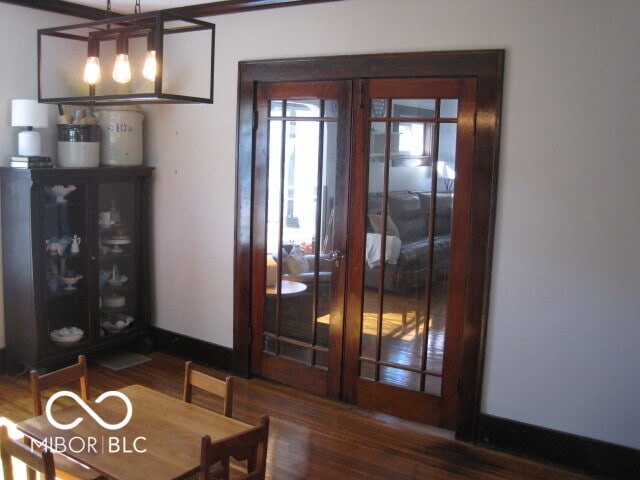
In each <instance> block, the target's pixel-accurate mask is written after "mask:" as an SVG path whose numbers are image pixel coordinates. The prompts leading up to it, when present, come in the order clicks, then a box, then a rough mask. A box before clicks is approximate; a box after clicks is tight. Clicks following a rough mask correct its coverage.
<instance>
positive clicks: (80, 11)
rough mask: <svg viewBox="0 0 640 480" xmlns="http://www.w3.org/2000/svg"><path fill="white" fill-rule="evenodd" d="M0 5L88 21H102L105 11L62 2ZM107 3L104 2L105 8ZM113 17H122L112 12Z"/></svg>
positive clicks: (15, 1)
mask: <svg viewBox="0 0 640 480" xmlns="http://www.w3.org/2000/svg"><path fill="white" fill-rule="evenodd" d="M0 2H2V3H11V4H13V5H19V6H21V7H28V8H35V9H37V10H44V11H45V12H52V13H60V14H63V15H71V16H73V17H80V18H87V19H89V20H103V19H104V17H105V10H101V9H99V8H93V7H87V6H84V5H78V4H77V3H71V2H64V1H62V0H0ZM106 4H107V2H105V6H106ZM112 14H113V15H122V14H120V13H117V12H112Z"/></svg>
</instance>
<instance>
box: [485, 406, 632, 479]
mask: <svg viewBox="0 0 640 480" xmlns="http://www.w3.org/2000/svg"><path fill="white" fill-rule="evenodd" d="M478 444H479V445H482V446H486V447H491V448H495V449H498V450H503V451H507V452H509V453H515V454H519V455H526V456H528V457H533V458H536V459H539V460H544V461H547V462H551V463H556V464H558V465H562V466H568V467H571V468H574V469H578V470H581V471H583V472H584V473H587V474H590V475H598V476H601V477H604V478H611V479H616V480H627V479H628V480H632V479H634V480H635V479H637V478H638V472H640V450H634V449H633V448H629V447H623V446H620V445H615V444H611V443H607V442H602V441H599V440H593V439H590V438H585V437H581V436H578V435H571V434H568V433H563V432H558V431H555V430H549V429H546V428H541V427H536V426H533V425H528V424H525V423H520V422H515V421H513V420H508V419H505V418H499V417H494V416H491V415H481V416H480V419H479V437H478Z"/></svg>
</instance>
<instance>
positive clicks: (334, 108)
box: [252, 81, 351, 398]
mask: <svg viewBox="0 0 640 480" xmlns="http://www.w3.org/2000/svg"><path fill="white" fill-rule="evenodd" d="M256 98H257V101H256V112H257V117H258V122H257V125H256V127H257V128H256V130H255V138H256V165H257V169H256V175H257V177H258V178H257V179H256V187H257V188H256V191H255V196H254V202H255V203H254V209H253V211H254V215H255V217H254V221H253V224H254V236H253V238H254V243H253V269H254V271H256V272H261V273H263V275H256V276H255V277H254V291H257V292H260V293H259V294H258V295H253V297H252V299H253V306H252V311H253V312H255V315H254V316H253V318H252V325H253V332H255V334H254V335H253V339H252V370H253V372H254V373H257V374H260V375H262V376H265V377H268V378H271V379H274V380H277V381H280V382H283V383H287V384H290V385H294V386H296V387H298V388H301V389H304V390H307V391H311V392H314V393H316V394H319V395H323V396H327V397H331V398H339V396H340V378H341V358H342V343H343V341H342V338H343V331H344V315H343V313H344V291H345V290H344V271H345V262H344V252H345V251H346V242H347V229H346V225H347V222H346V220H347V212H348V209H347V205H348V190H349V186H348V179H349V166H350V165H349V162H348V161H345V160H346V159H348V158H349V146H350V137H349V135H345V134H344V132H349V131H350V129H351V127H350V125H351V117H350V98H351V82H344V81H343V82H301V83H264V84H260V85H259V86H258V89H257V97H256Z"/></svg>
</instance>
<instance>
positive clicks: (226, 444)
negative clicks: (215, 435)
mask: <svg viewBox="0 0 640 480" xmlns="http://www.w3.org/2000/svg"><path fill="white" fill-rule="evenodd" d="M268 443H269V416H268V415H262V417H260V425H259V426H257V427H253V428H252V429H250V430H247V431H245V432H242V433H238V434H237V435H232V436H230V437H226V438H221V439H219V440H216V441H215V442H212V441H211V437H210V436H209V435H203V437H202V445H201V448H200V470H199V476H198V480H207V479H208V478H209V475H210V474H209V472H210V468H211V465H212V464H214V463H217V462H220V463H221V464H222V479H223V480H229V478H230V477H229V473H230V468H229V463H230V459H231V458H235V459H247V471H246V472H243V473H242V474H241V475H240V476H238V477H236V476H235V475H234V480H235V479H236V478H238V479H241V480H249V479H251V480H264V478H265V474H266V471H267V445H268Z"/></svg>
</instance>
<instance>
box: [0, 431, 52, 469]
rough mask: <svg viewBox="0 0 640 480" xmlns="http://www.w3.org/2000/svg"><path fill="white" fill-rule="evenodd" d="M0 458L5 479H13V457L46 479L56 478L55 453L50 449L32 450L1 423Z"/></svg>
mask: <svg viewBox="0 0 640 480" xmlns="http://www.w3.org/2000/svg"><path fill="white" fill-rule="evenodd" d="M0 458H1V459H2V473H3V475H4V480H13V465H12V463H11V460H12V458H17V459H18V460H20V461H21V462H23V463H24V464H25V465H26V466H27V467H30V468H31V469H35V470H37V471H39V472H41V473H42V474H43V475H44V477H43V478H44V480H55V478H56V474H55V466H54V461H53V454H52V453H51V452H50V451H49V450H44V451H42V452H40V451H37V450H33V451H32V450H31V448H30V447H28V446H27V445H25V444H24V443H22V442H20V441H18V440H14V439H12V438H11V437H9V432H8V431H7V427H6V425H0Z"/></svg>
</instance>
